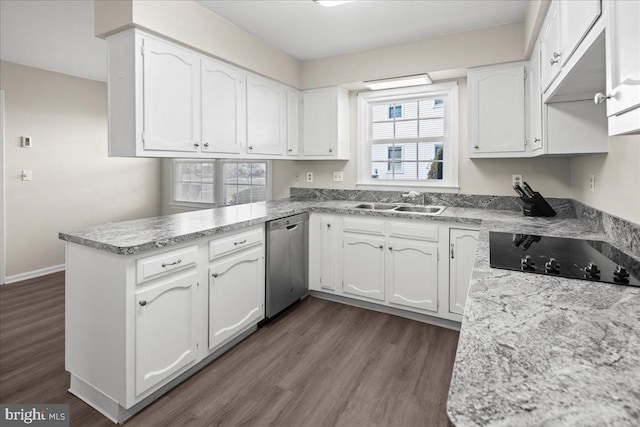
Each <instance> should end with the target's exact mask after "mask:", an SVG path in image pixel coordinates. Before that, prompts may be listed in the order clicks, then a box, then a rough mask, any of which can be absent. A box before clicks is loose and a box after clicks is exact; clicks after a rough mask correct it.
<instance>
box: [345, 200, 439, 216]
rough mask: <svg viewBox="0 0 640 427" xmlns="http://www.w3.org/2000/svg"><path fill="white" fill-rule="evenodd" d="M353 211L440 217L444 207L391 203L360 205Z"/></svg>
mask: <svg viewBox="0 0 640 427" xmlns="http://www.w3.org/2000/svg"><path fill="white" fill-rule="evenodd" d="M354 208H355V209H369V210H374V211H394V212H400V213H418V214H422V215H440V214H441V213H442V211H444V209H445V208H444V206H416V205H402V204H393V203H360V204H359V205H356V206H354Z"/></svg>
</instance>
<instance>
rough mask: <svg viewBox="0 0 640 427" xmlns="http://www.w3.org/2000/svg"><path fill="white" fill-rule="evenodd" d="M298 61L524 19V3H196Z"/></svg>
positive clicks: (488, 0)
mask: <svg viewBox="0 0 640 427" xmlns="http://www.w3.org/2000/svg"><path fill="white" fill-rule="evenodd" d="M198 2H199V3H200V4H202V5H203V6H205V7H207V8H209V9H211V10H213V11H214V12H216V13H217V14H219V15H221V16H223V17H225V18H226V19H227V20H229V21H231V22H233V23H235V24H236V25H238V26H240V27H242V28H243V29H245V30H246V31H248V32H250V33H252V34H254V35H256V36H257V37H258V38H260V39H262V40H264V41H266V42H267V43H268V44H270V45H271V46H273V47H275V48H277V49H279V50H281V51H283V52H285V53H287V54H289V55H290V56H293V57H294V58H297V59H299V60H303V61H304V60H309V59H315V58H323V57H327V56H333V55H340V54H345V53H351V52H359V51H363V50H368V49H374V48H378V47H383V46H390V45H394V44H398V43H406V42H410V41H415V40H423V39H426V38H430V37H434V36H440V35H445V34H453V33H459V32H462V31H469V30H474V29H478V28H483V27H490V26H494V25H499V24H505V23H509V22H518V21H523V20H524V19H525V14H526V10H527V3H528V0H414V1H403V0H386V1H383V0H377V1H368V0H356V1H353V2H352V3H347V4H344V5H341V6H335V7H330V8H327V7H322V6H320V5H318V4H315V3H314V2H313V1H312V0H288V1H271V0H259V1H256V0H252V1H246V0H215V1H205V0H198Z"/></svg>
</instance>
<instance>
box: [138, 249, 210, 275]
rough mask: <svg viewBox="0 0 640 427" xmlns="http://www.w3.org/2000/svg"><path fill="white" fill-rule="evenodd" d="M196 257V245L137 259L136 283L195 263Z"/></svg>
mask: <svg viewBox="0 0 640 427" xmlns="http://www.w3.org/2000/svg"><path fill="white" fill-rule="evenodd" d="M197 259H198V247H197V246H189V247H186V248H181V249H176V250H173V251H169V252H163V253H161V254H158V255H154V256H150V257H146V258H142V259H139V260H138V261H137V262H136V264H137V268H136V270H137V272H136V278H137V283H142V282H145V281H147V280H150V279H155V278H156V277H159V276H162V275H163V274H166V273H169V272H171V271H175V270H178V269H183V268H184V267H187V266H190V265H195V264H196V262H197Z"/></svg>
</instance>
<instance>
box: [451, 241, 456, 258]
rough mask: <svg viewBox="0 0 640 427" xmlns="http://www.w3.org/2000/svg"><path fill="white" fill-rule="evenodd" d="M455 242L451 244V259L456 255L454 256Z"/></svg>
mask: <svg viewBox="0 0 640 427" xmlns="http://www.w3.org/2000/svg"><path fill="white" fill-rule="evenodd" d="M453 247H454V246H453V243H452V244H451V259H454V258H455V257H454V256H453Z"/></svg>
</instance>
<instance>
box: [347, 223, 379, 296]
mask: <svg viewBox="0 0 640 427" xmlns="http://www.w3.org/2000/svg"><path fill="white" fill-rule="evenodd" d="M342 242H343V246H342V259H343V262H344V271H343V274H344V276H343V285H342V291H343V292H344V293H345V294H353V295H358V296H361V297H367V298H372V299H375V300H380V301H384V299H385V295H384V282H385V280H384V278H385V277H384V276H385V275H384V270H385V269H384V264H385V262H384V258H385V253H384V248H385V239H384V237H376V236H366V235H357V234H356V235H345V236H344V238H343V240H342Z"/></svg>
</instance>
